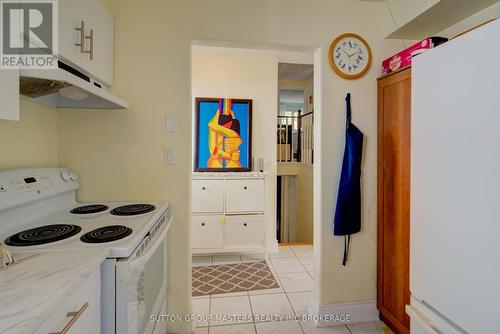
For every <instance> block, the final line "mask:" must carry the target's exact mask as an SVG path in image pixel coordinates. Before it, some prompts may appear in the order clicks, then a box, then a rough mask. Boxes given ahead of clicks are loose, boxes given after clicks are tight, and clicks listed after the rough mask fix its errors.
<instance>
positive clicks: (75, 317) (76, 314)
mask: <svg viewBox="0 0 500 334" xmlns="http://www.w3.org/2000/svg"><path fill="white" fill-rule="evenodd" d="M88 306H89V303H85V304H83V305H82V307H81V308H80V309H79V310H78V311H77V312H68V313H67V314H66V316H67V317H72V318H71V320H70V321H69V322H68V323H67V324H66V326H64V328H63V329H62V331H60V332H55V333H50V334H66V333H68V331H69V330H70V329H71V327H73V325H74V324H75V322H76V321H77V320H78V318H80V316H81V315H82V314H83V312H85V310H86V309H87V307H88Z"/></svg>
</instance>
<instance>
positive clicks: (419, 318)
mask: <svg viewBox="0 0 500 334" xmlns="http://www.w3.org/2000/svg"><path fill="white" fill-rule="evenodd" d="M406 313H407V314H408V315H409V316H410V318H411V319H412V320H414V321H416V322H417V323H418V324H419V325H420V326H421V327H422V328H423V329H425V331H426V332H427V333H428V334H443V332H441V331H440V330H439V329H438V328H437V327H436V325H435V324H434V321H432V319H431V318H429V317H428V316H426V315H425V314H423V313H422V312H421V311H419V310H418V309H416V308H415V307H413V306H411V305H406Z"/></svg>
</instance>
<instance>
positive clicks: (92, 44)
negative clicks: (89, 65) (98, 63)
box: [85, 29, 94, 60]
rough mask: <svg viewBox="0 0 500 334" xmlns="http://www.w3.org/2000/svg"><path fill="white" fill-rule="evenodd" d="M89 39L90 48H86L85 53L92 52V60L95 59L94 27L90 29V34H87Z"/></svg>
mask: <svg viewBox="0 0 500 334" xmlns="http://www.w3.org/2000/svg"><path fill="white" fill-rule="evenodd" d="M85 38H86V39H88V40H89V43H90V49H89V50H86V51H85V53H88V54H90V60H94V29H90V35H88V36H85Z"/></svg>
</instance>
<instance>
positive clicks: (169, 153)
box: [163, 148, 176, 165]
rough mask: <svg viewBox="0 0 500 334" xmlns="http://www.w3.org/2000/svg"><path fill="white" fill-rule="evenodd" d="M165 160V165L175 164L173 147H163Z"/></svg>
mask: <svg viewBox="0 0 500 334" xmlns="http://www.w3.org/2000/svg"><path fill="white" fill-rule="evenodd" d="M163 161H164V163H165V165H175V163H176V161H175V151H174V150H173V149H171V148H165V149H163Z"/></svg>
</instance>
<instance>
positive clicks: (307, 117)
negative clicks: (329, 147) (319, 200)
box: [276, 63, 314, 245]
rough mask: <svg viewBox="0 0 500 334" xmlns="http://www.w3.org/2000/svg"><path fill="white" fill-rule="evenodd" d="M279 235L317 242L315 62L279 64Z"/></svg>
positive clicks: (294, 241)
mask: <svg viewBox="0 0 500 334" xmlns="http://www.w3.org/2000/svg"><path fill="white" fill-rule="evenodd" d="M278 78H279V81H278V94H279V97H278V101H279V106H278V117H277V167H278V168H277V170H278V173H277V203H276V208H277V209H276V238H277V240H278V242H279V243H280V244H281V245H285V244H297V243H300V244H306V245H307V244H312V242H313V177H314V173H313V166H314V65H311V64H289V63H280V64H279V66H278Z"/></svg>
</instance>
